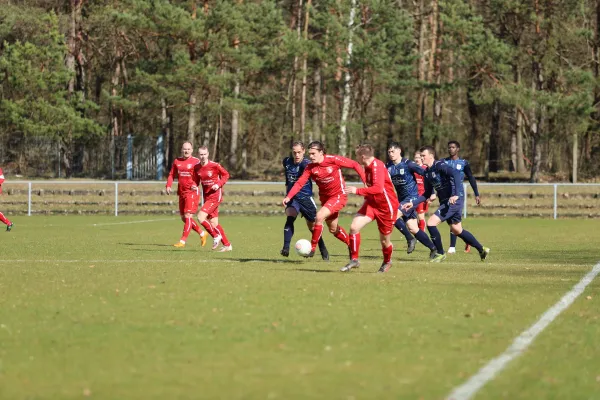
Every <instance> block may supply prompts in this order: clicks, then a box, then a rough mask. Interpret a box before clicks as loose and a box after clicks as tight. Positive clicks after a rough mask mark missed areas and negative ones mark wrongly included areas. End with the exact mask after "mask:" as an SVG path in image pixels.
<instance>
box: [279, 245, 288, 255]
mask: <svg viewBox="0 0 600 400" xmlns="http://www.w3.org/2000/svg"><path fill="white" fill-rule="evenodd" d="M279 254H281V255H282V256H284V257H289V256H290V249H289V248H286V247H284V248H283V249H281V251H280V252H279Z"/></svg>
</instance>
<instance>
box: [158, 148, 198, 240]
mask: <svg viewBox="0 0 600 400" xmlns="http://www.w3.org/2000/svg"><path fill="white" fill-rule="evenodd" d="M193 151H194V148H193V147H192V144H191V143H190V142H185V143H184V144H183V145H182V146H181V154H182V156H181V157H178V158H176V159H175V161H173V166H172V167H171V172H169V177H168V178H167V187H166V188H167V194H171V186H172V185H173V180H174V179H177V194H178V195H179V215H181V220H182V221H183V222H184V225H183V234H182V235H181V239H179V242H177V243H175V244H174V245H173V246H175V247H185V242H186V240H187V238H188V236H189V234H190V231H191V230H192V229H193V230H194V231H196V232H198V233H199V234H200V240H201V243H202V246H204V245H205V244H206V234H205V233H204V232H203V231H202V229H200V227H199V226H198V224H197V223H196V221H194V214H195V213H196V211H197V210H198V199H199V198H200V194H199V193H198V188H197V187H196V185H195V183H194V180H193V179H192V173H193V172H194V167H195V166H196V164H198V162H199V161H200V160H198V159H197V158H196V157H192V152H193Z"/></svg>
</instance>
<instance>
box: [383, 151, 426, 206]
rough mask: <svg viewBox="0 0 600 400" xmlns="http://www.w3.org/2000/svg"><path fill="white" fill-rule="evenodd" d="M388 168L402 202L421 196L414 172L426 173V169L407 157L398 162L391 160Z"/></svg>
mask: <svg viewBox="0 0 600 400" xmlns="http://www.w3.org/2000/svg"><path fill="white" fill-rule="evenodd" d="M387 170H388V172H389V173H390V178H392V183H393V184H394V187H395V188H396V194H398V200H400V202H403V201H409V200H414V199H416V198H417V197H419V189H418V186H417V181H416V180H415V177H414V175H413V174H414V173H417V174H419V175H424V174H425V171H424V170H423V168H421V167H419V165H418V164H417V163H416V162H414V161H412V160H409V159H407V158H402V159H401V160H400V162H398V164H394V163H393V162H392V161H390V162H388V164H387Z"/></svg>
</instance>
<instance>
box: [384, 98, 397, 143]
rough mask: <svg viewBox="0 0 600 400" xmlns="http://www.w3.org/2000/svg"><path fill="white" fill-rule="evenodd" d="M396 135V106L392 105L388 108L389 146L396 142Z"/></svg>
mask: <svg viewBox="0 0 600 400" xmlns="http://www.w3.org/2000/svg"><path fill="white" fill-rule="evenodd" d="M395 133H396V105H395V104H390V106H389V107H388V129H387V138H386V139H387V144H388V145H389V144H390V142H393V141H394V134H395Z"/></svg>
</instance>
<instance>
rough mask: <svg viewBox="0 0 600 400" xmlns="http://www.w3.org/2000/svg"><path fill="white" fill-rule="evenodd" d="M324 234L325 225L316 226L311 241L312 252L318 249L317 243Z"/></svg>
mask: <svg viewBox="0 0 600 400" xmlns="http://www.w3.org/2000/svg"><path fill="white" fill-rule="evenodd" d="M322 234H323V225H317V224H315V226H314V227H313V231H312V238H311V239H310V244H311V251H315V250H316V249H317V243H319V239H321V235H322Z"/></svg>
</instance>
